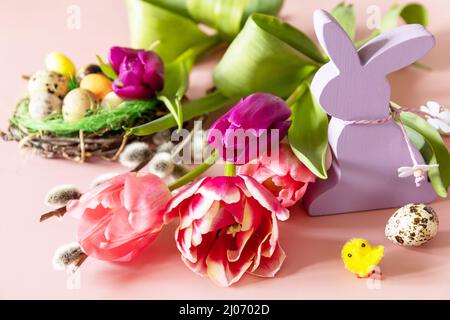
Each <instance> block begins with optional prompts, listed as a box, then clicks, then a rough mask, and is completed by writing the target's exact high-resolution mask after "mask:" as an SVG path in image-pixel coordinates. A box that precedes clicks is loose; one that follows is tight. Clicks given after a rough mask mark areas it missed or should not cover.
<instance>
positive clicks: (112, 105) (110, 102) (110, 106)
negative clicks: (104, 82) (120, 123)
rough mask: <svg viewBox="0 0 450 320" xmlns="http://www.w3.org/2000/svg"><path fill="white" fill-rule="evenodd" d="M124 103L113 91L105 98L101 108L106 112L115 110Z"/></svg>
mask: <svg viewBox="0 0 450 320" xmlns="http://www.w3.org/2000/svg"><path fill="white" fill-rule="evenodd" d="M122 102H123V99H122V98H121V97H119V96H118V95H117V94H115V93H114V92H113V91H111V92H110V93H108V94H107V95H106V96H105V97H104V98H103V100H102V104H101V106H102V108H103V109H105V110H114V109H116V108H117V107H118V106H119V105H120V104H121V103H122Z"/></svg>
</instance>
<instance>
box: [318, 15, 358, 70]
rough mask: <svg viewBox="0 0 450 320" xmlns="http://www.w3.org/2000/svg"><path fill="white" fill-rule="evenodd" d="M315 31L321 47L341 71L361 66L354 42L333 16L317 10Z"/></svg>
mask: <svg viewBox="0 0 450 320" xmlns="http://www.w3.org/2000/svg"><path fill="white" fill-rule="evenodd" d="M314 29H315V31H316V35H317V38H318V40H319V43H320V45H321V46H322V48H323V49H324V50H325V52H326V53H327V54H328V56H329V57H330V59H331V61H333V63H334V64H335V65H336V66H337V67H338V68H339V70H346V69H348V68H354V67H355V66H361V62H360V60H359V56H358V52H357V51H356V48H355V46H354V45H353V42H352V40H351V39H350V38H349V36H348V35H347V33H346V32H345V31H344V29H343V28H342V27H341V26H340V25H339V23H338V22H337V21H336V20H335V19H334V18H333V16H332V15H330V14H329V13H328V12H326V11H325V10H316V11H315V12H314Z"/></svg>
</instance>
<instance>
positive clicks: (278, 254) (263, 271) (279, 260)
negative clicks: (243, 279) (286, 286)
mask: <svg viewBox="0 0 450 320" xmlns="http://www.w3.org/2000/svg"><path fill="white" fill-rule="evenodd" d="M285 259H286V254H285V253H284V251H283V249H282V248H281V246H280V245H279V244H277V246H276V248H275V250H274V253H273V254H272V256H270V257H268V258H266V257H262V258H261V262H260V263H259V266H258V268H257V269H256V270H254V271H250V272H249V273H250V274H252V275H255V276H258V277H266V278H268V277H270V278H271V277H274V276H275V275H276V274H277V273H278V271H279V270H280V269H281V266H282V265H283V262H284V260H285Z"/></svg>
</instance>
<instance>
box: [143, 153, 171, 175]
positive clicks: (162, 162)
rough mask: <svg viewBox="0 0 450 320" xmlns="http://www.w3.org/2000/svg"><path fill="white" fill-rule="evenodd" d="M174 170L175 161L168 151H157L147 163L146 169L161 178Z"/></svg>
mask: <svg viewBox="0 0 450 320" xmlns="http://www.w3.org/2000/svg"><path fill="white" fill-rule="evenodd" d="M174 170H175V163H174V162H173V161H172V156H171V154H170V153H168V152H158V153H157V154H156V155H155V156H154V157H153V158H152V160H151V161H150V162H149V164H148V171H149V172H150V173H152V174H154V175H155V176H158V177H160V178H161V179H164V178H167V177H168V176H170V175H171V174H172V172H174Z"/></svg>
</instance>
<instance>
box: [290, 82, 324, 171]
mask: <svg viewBox="0 0 450 320" xmlns="http://www.w3.org/2000/svg"><path fill="white" fill-rule="evenodd" d="M305 86H306V84H305ZM305 89H306V90H305V92H304V94H303V95H302V96H301V97H300V98H299V99H298V100H297V101H296V102H295V103H294V104H293V105H292V106H291V108H292V125H291V127H290V128H289V133H288V138H289V144H290V145H291V148H292V151H293V152H294V153H295V155H296V156H297V158H298V159H299V160H300V161H301V162H302V163H303V164H304V165H305V166H307V167H308V169H309V170H311V172H312V173H314V174H315V175H316V176H317V177H319V178H320V179H326V178H327V169H326V164H325V156H326V152H327V148H328V116H327V114H326V113H325V111H324V110H323V109H322V107H321V106H320V105H319V104H318V103H317V101H316V99H315V98H314V96H313V94H312V92H311V90H310V88H309V86H307V87H306V88H305Z"/></svg>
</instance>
